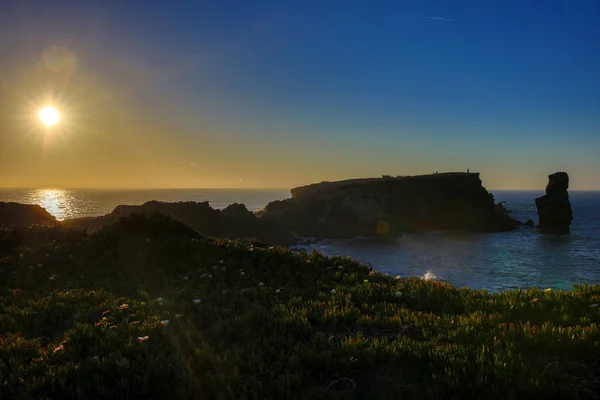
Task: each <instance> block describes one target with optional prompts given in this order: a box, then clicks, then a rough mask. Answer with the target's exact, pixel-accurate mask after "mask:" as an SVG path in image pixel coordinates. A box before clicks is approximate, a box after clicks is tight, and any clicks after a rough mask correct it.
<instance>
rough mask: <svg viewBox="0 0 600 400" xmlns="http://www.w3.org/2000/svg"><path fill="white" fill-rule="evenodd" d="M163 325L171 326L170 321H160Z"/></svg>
mask: <svg viewBox="0 0 600 400" xmlns="http://www.w3.org/2000/svg"><path fill="white" fill-rule="evenodd" d="M160 323H161V324H163V325H164V326H167V325H169V320H168V319H165V320H164V321H160Z"/></svg>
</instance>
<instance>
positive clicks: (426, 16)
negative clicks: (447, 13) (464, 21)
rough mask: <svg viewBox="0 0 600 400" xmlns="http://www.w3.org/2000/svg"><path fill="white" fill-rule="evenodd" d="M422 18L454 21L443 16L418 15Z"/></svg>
mask: <svg viewBox="0 0 600 400" xmlns="http://www.w3.org/2000/svg"><path fill="white" fill-rule="evenodd" d="M418 17H420V18H425V19H432V20H434V21H444V22H452V20H451V19H450V18H442V17H431V16H429V15H418Z"/></svg>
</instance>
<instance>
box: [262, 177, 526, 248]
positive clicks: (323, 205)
mask: <svg viewBox="0 0 600 400" xmlns="http://www.w3.org/2000/svg"><path fill="white" fill-rule="evenodd" d="M291 193H292V199H290V200H285V201H282V202H275V203H271V204H269V205H268V206H267V208H266V210H265V213H264V215H263V218H265V219H271V218H273V219H275V220H277V222H278V223H279V224H280V225H281V226H282V227H283V228H285V229H290V230H292V231H294V233H296V234H297V235H299V236H323V237H351V236H356V235H364V236H378V235H379V236H385V235H396V234H399V233H401V232H413V231H430V230H468V231H485V232H496V231H508V230H512V229H516V228H517V227H519V226H520V223H519V222H518V221H516V220H514V219H512V218H511V217H509V216H508V215H506V213H505V212H504V211H503V208H502V207H500V208H498V207H496V204H495V203H494V197H493V195H492V194H491V193H488V191H487V190H486V189H485V188H484V187H483V186H482V182H481V179H480V177H479V174H478V173H441V174H431V175H420V176H411V177H383V178H369V179H352V180H346V181H339V182H323V183H319V184H313V185H308V186H302V187H298V188H294V189H292V190H291Z"/></svg>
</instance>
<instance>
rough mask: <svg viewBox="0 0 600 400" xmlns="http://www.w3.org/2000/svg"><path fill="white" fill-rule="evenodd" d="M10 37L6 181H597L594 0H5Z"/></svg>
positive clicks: (586, 184) (1, 47)
mask: <svg viewBox="0 0 600 400" xmlns="http://www.w3.org/2000/svg"><path fill="white" fill-rule="evenodd" d="M0 54H1V55H2V56H1V57H0V186H8V187H11V186H13V187H14V186H20V187H37V186H44V187H47V186H58V187H280V188H288V187H293V186H297V185H302V184H307V183H311V182H317V181H322V180H336V179H344V178H353V177H368V176H380V175H382V174H389V175H415V174H420V173H430V172H432V171H440V172H442V171H463V170H466V169H467V168H470V169H471V171H478V172H481V174H482V175H481V177H482V179H483V182H484V185H485V186H486V187H488V188H490V189H541V188H543V187H545V185H546V183H547V175H548V174H550V173H552V172H555V171H559V170H564V171H566V172H568V173H569V174H570V176H571V183H572V188H574V189H600V155H599V154H600V2H599V1H597V0H589V1H586V0H561V1H559V0H545V1H528V0H520V1H507V0H502V1H492V0H486V1H481V0H473V1H464V0H456V1H447V0H443V1H442V0H438V1H433V0H418V1H417V0H414V1H399V0H397V1H375V0H374V1H366V0H365V1H353V0H321V1H309V0H302V1H300V0H295V1H284V0H274V1H251V0H240V1H230V0H193V1H185V0H171V1H167V0H164V1H158V0H155V1H153V0H121V1H117V0H113V1H111V0H105V1H91V0H90V1H75V0H52V1H51V0H39V1H17V0H2V1H0ZM46 104H51V105H53V106H55V107H56V108H57V109H58V111H59V112H60V114H61V121H60V122H59V123H58V124H57V125H55V126H53V127H51V128H46V127H44V126H43V125H42V124H41V123H40V121H39V119H38V118H37V110H39V108H41V107H43V106H44V105H46Z"/></svg>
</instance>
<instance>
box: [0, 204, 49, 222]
mask: <svg viewBox="0 0 600 400" xmlns="http://www.w3.org/2000/svg"><path fill="white" fill-rule="evenodd" d="M31 225H47V226H56V225H57V221H56V218H54V217H53V216H52V215H50V213H48V211H46V210H45V209H43V208H42V207H40V206H39V205H37V204H20V203H4V202H0V226H6V227H10V226H12V227H15V228H25V227H29V226H31Z"/></svg>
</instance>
